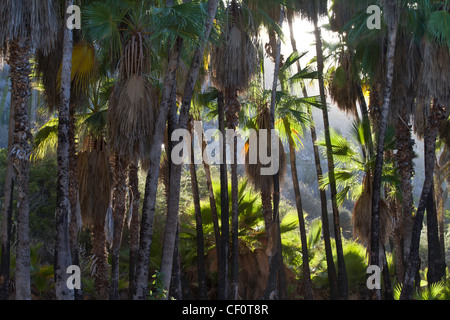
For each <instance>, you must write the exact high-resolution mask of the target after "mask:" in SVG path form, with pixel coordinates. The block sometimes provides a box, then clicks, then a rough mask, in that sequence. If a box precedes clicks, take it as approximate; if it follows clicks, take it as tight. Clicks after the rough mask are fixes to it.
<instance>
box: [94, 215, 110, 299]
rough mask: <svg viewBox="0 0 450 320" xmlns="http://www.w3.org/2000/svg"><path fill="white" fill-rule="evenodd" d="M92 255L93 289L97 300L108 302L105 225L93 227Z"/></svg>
mask: <svg viewBox="0 0 450 320" xmlns="http://www.w3.org/2000/svg"><path fill="white" fill-rule="evenodd" d="M92 253H93V255H94V256H95V272H94V275H93V277H94V287H95V292H96V293H97V295H98V299H99V300H108V297H109V277H108V273H109V272H108V271H109V270H108V269H109V265H108V251H107V249H106V233H105V224H104V223H103V224H99V225H94V227H93V230H92Z"/></svg>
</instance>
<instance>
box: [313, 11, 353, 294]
mask: <svg viewBox="0 0 450 320" xmlns="http://www.w3.org/2000/svg"><path fill="white" fill-rule="evenodd" d="M313 20H314V34H315V38H316V52H317V66H318V68H317V71H318V75H319V90H320V98H321V100H322V103H323V109H322V114H323V122H324V130H325V141H326V151H327V160H328V177H329V180H330V191H331V204H332V209H333V218H334V238H335V241H336V255H337V262H338V274H337V284H338V292H339V297H340V298H341V299H344V300H347V299H348V280H347V270H346V268H345V260H344V253H343V249H342V238H341V227H340V221H339V220H340V219H339V209H338V205H337V200H336V195H337V188H336V178H335V176H334V159H333V154H332V146H331V137H330V123H329V119H328V110H327V107H326V104H327V103H326V96H325V86H324V79H323V68H324V66H323V51H322V37H321V32H320V29H319V27H318V25H317V15H315V17H314V19H313Z"/></svg>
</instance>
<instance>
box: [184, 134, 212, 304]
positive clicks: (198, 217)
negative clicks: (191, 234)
mask: <svg viewBox="0 0 450 320" xmlns="http://www.w3.org/2000/svg"><path fill="white" fill-rule="evenodd" d="M191 132H192V133H193V131H191ZM191 137H192V141H191V145H192V150H194V135H193V134H191ZM190 158H191V163H190V164H189V171H190V174H191V186H192V197H193V199H194V209H195V225H196V230H197V272H198V298H199V299H200V300H207V299H208V290H207V287H206V268H205V244H204V241H203V222H202V210H201V206H200V191H199V188H198V180H197V172H196V166H195V163H194V158H195V157H194V152H191V157H190Z"/></svg>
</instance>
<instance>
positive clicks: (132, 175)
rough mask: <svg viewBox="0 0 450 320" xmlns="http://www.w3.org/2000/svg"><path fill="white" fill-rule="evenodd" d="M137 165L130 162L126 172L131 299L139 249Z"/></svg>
mask: <svg viewBox="0 0 450 320" xmlns="http://www.w3.org/2000/svg"><path fill="white" fill-rule="evenodd" d="M138 170H139V168H138V166H137V165H136V164H134V163H131V164H130V169H129V172H128V183H129V184H130V189H131V199H132V202H131V203H130V208H131V212H132V215H131V221H130V239H129V245H130V266H129V269H130V270H129V283H130V288H129V299H132V292H133V285H134V278H135V273H136V262H137V253H138V249H139V200H140V197H141V194H140V192H139V176H138Z"/></svg>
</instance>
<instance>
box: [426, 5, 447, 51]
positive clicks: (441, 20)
mask: <svg viewBox="0 0 450 320" xmlns="http://www.w3.org/2000/svg"><path fill="white" fill-rule="evenodd" d="M427 31H428V34H429V36H430V37H431V38H432V39H433V40H434V41H435V42H436V43H437V44H439V45H440V46H447V47H448V49H449V50H450V13H449V12H448V11H435V12H433V13H432V14H431V15H430V18H429V20H428V25H427Z"/></svg>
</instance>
